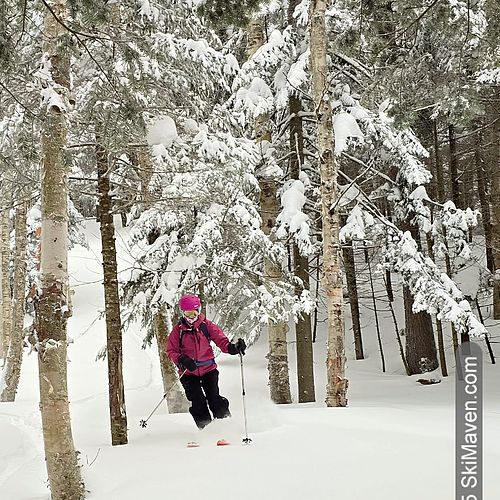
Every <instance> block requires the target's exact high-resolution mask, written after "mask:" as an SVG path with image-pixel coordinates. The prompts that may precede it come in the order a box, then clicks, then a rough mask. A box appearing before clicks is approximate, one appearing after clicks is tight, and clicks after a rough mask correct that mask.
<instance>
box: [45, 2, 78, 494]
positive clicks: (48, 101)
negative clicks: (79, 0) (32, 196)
mask: <svg viewBox="0 0 500 500" xmlns="http://www.w3.org/2000/svg"><path fill="white" fill-rule="evenodd" d="M47 6H48V7H49V6H50V9H49V8H47V9H46V10H45V13H44V16H45V17H44V31H43V46H42V51H43V65H44V69H45V71H44V72H43V74H44V82H43V83H44V91H43V96H44V102H43V104H44V105H45V106H46V112H45V119H44V123H43V129H42V137H41V153H42V175H41V182H42V184H41V195H42V206H41V212H42V224H41V227H42V235H41V262H40V288H41V292H40V296H39V301H38V306H37V311H36V334H37V351H38V367H39V380H40V411H41V415H42V429H43V439H44V445H45V460H46V465H47V471H48V476H49V484H50V490H51V496H52V499H53V500H80V499H83V498H85V488H84V484H83V481H82V478H81V473H80V467H79V465H78V460H77V454H76V451H75V446H74V442H73V435H72V431H71V418H70V412H69V402H68V387H67V365H66V354H67V338H66V322H67V312H68V297H67V290H68V287H67V282H68V266H67V259H68V250H67V244H68V206H67V203H68V202H67V196H68V192H67V173H68V166H67V164H66V158H65V154H64V148H65V146H66V143H67V132H68V110H69V106H70V103H69V90H70V36H69V34H68V32H67V30H66V29H65V28H64V26H63V24H66V23H67V22H68V18H69V6H68V4H67V2H66V0H52V1H49V2H47Z"/></svg>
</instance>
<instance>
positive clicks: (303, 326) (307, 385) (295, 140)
mask: <svg viewBox="0 0 500 500" xmlns="http://www.w3.org/2000/svg"><path fill="white" fill-rule="evenodd" d="M298 4H299V1H298V0H290V1H289V3H288V12H287V22H288V25H289V26H291V27H292V30H294V29H295V30H296V29H297V26H296V21H295V18H294V16H293V14H294V12H295V8H296V7H297V5H298ZM288 109H289V113H290V125H289V137H290V160H289V165H290V177H291V178H292V179H296V180H299V179H300V177H301V174H302V173H303V166H304V159H305V156H304V131H303V123H302V111H303V108H302V101H301V99H300V97H299V95H298V94H297V93H293V92H292V93H290V95H289V98H288ZM292 253H293V273H294V274H295V275H296V276H297V278H299V280H300V284H297V285H296V287H295V293H296V295H297V296H300V295H301V294H302V291H303V290H309V287H310V282H309V259H308V256H307V255H303V254H302V253H301V251H300V247H299V245H298V244H297V242H296V241H292ZM295 345H296V349H297V384H298V393H299V403H308V402H311V401H315V400H316V395H315V388H314V359H313V339H312V326H311V315H310V314H307V313H304V314H303V315H302V316H300V317H299V318H298V319H297V322H296V323H295Z"/></svg>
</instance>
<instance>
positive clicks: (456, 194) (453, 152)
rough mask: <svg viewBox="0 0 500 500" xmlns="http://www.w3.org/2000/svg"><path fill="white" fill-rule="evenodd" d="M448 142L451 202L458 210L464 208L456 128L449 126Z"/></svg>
mask: <svg viewBox="0 0 500 500" xmlns="http://www.w3.org/2000/svg"><path fill="white" fill-rule="evenodd" d="M448 140H449V142H450V144H449V152H450V158H449V165H450V186H451V200H452V201H453V203H455V206H456V207H457V208H463V206H462V202H461V196H460V181H459V178H458V156H457V139H456V135H455V126H454V125H453V124H451V123H450V124H449V125H448Z"/></svg>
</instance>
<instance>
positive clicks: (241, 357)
mask: <svg viewBox="0 0 500 500" xmlns="http://www.w3.org/2000/svg"><path fill="white" fill-rule="evenodd" d="M240 369H241V396H242V399H243V418H244V420H245V437H244V438H243V440H242V441H243V443H244V444H250V443H251V442H252V440H251V439H250V438H249V437H248V425H247V408H246V405H245V376H244V375H243V354H241V352H240Z"/></svg>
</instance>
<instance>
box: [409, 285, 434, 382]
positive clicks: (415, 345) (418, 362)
mask: <svg viewBox="0 0 500 500" xmlns="http://www.w3.org/2000/svg"><path fill="white" fill-rule="evenodd" d="M403 298H404V307H405V336H406V361H407V363H408V367H409V368H410V371H411V375H414V374H416V373H425V372H430V371H432V370H435V369H436V368H437V367H438V361H437V352H436V344H435V341H434V332H433V330H432V319H431V316H430V314H429V313H427V312H426V311H422V312H418V313H415V312H413V297H412V295H411V293H410V290H409V289H408V287H407V286H404V287H403Z"/></svg>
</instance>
